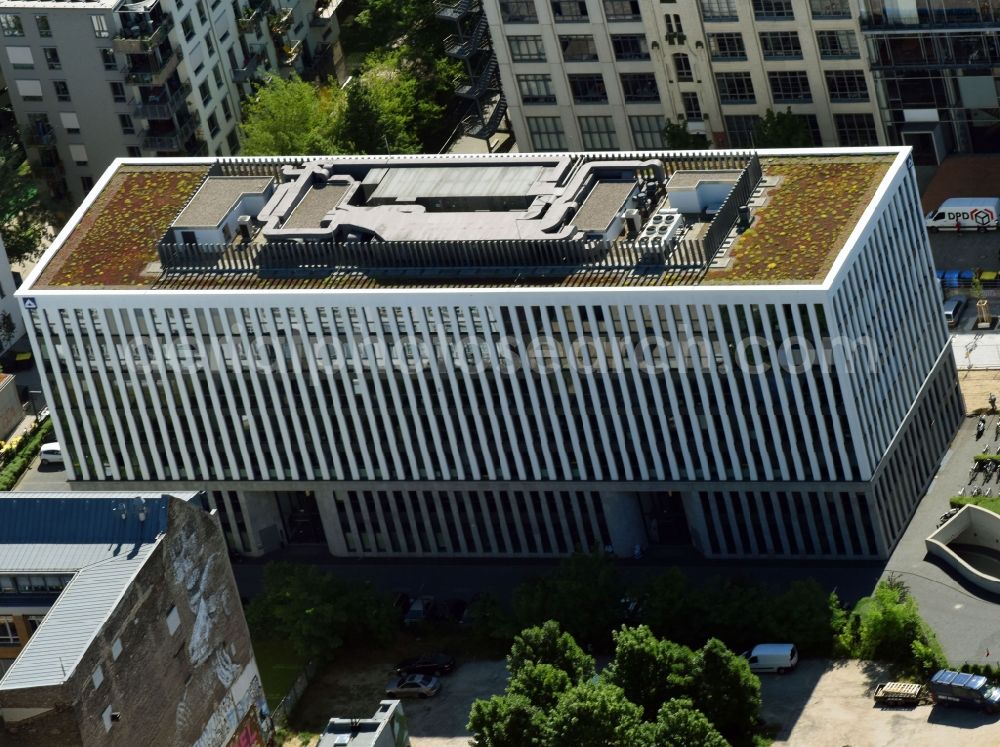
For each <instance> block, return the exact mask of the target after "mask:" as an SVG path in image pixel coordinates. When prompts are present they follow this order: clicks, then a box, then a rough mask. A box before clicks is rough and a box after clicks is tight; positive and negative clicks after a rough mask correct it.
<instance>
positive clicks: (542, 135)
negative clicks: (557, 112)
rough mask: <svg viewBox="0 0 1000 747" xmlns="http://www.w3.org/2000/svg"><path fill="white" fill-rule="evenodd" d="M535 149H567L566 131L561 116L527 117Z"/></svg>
mask: <svg viewBox="0 0 1000 747" xmlns="http://www.w3.org/2000/svg"><path fill="white" fill-rule="evenodd" d="M525 121H526V122H527V123H528V133H529V134H530V135H531V142H532V144H533V145H534V146H535V150H539V151H553V150H556V151H558V150H566V133H565V131H564V130H563V126H562V119H561V118H559V117H526V118H525Z"/></svg>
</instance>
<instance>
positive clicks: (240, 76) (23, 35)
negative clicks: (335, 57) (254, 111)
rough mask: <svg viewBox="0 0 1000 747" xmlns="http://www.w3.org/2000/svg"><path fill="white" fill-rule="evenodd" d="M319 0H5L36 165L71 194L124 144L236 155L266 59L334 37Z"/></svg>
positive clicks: (2, 38) (10, 48)
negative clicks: (247, 102)
mask: <svg viewBox="0 0 1000 747" xmlns="http://www.w3.org/2000/svg"><path fill="white" fill-rule="evenodd" d="M335 6H336V3H332V2H331V3H326V2H324V3H322V4H317V3H316V2H315V0H250V2H243V3H240V2H224V1H223V0H195V2H192V3H189V4H187V5H185V4H184V3H182V2H178V1H177V0H153V1H151V2H137V3H127V2H124V1H123V0H83V1H82V2H81V1H79V0H50V1H49V0H47V1H46V2H36V1H35V0H0V47H2V50H0V72H2V74H3V78H4V80H5V81H6V83H7V86H8V87H9V88H10V99H11V105H12V106H13V109H14V115H15V117H16V119H17V124H18V127H19V128H20V129H21V139H22V141H23V143H24V146H25V149H26V152H27V154H28V158H29V160H30V161H31V162H32V166H33V169H34V171H35V173H36V174H37V175H38V176H39V177H40V178H42V179H44V180H45V181H46V182H47V184H48V186H49V189H50V190H51V191H52V192H53V193H54V194H56V195H69V196H71V197H72V198H73V201H74V202H75V203H77V202H79V201H80V200H82V199H83V196H84V195H85V194H87V192H89V191H90V189H91V188H92V187H93V185H94V181H95V179H96V178H97V177H98V176H99V175H100V174H102V173H103V172H104V170H105V169H106V168H107V167H108V166H109V165H110V163H111V162H112V161H113V160H114V159H115V158H119V157H123V156H167V155H206V154H209V155H229V154H233V153H236V152H238V150H239V133H238V126H239V117H240V102H241V99H242V97H243V96H245V95H248V94H249V93H250V92H251V91H252V86H253V84H254V83H257V82H260V80H261V79H262V76H263V75H264V74H266V73H267V72H268V71H274V72H275V73H282V74H285V73H290V72H292V71H298V72H301V71H302V70H303V67H304V66H307V65H308V64H310V63H311V61H312V60H313V59H314V58H315V57H316V56H317V55H322V54H328V55H330V54H331V51H330V50H331V49H332V47H331V45H336V44H337V43H338V37H339V27H338V26H337V20H336V18H335V16H334V8H335Z"/></svg>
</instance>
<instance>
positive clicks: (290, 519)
mask: <svg viewBox="0 0 1000 747" xmlns="http://www.w3.org/2000/svg"><path fill="white" fill-rule="evenodd" d="M274 497H275V498H276V499H277V501H278V510H279V511H280V512H281V520H282V522H283V523H284V525H285V536H286V537H287V538H288V541H289V542H290V543H292V544H309V545H325V544H326V535H325V534H324V532H323V522H322V521H321V520H320V516H319V508H318V507H317V505H316V495H315V494H314V493H313V492H312V491H311V490H307V491H305V492H300V491H295V492H278V493H275V494H274Z"/></svg>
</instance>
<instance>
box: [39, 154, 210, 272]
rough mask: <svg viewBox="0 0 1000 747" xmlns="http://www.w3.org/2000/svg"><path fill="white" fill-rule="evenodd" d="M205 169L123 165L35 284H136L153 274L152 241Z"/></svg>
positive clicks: (159, 236)
mask: <svg viewBox="0 0 1000 747" xmlns="http://www.w3.org/2000/svg"><path fill="white" fill-rule="evenodd" d="M207 173H208V169H207V167H198V166H195V167H180V166H178V167H168V166H163V167H157V168H155V169H149V168H146V169H142V168H132V167H127V166H126V167H122V168H121V169H119V170H118V172H117V173H116V174H115V175H114V176H113V177H112V178H111V180H110V181H109V182H108V184H107V186H106V187H105V188H104V190H103V191H102V192H101V194H100V195H99V196H98V198H97V199H96V200H95V201H94V203H93V204H92V205H91V206H90V209H88V210H87V212H86V213H85V214H84V216H83V218H82V219H81V220H80V223H79V225H78V226H77V228H76V230H75V231H74V232H73V234H72V235H71V236H70V237H69V238H68V239H67V240H66V243H65V244H64V245H63V247H62V249H60V251H59V252H58V253H57V254H56V256H55V257H53V259H52V261H51V262H50V263H49V265H48V267H46V269H45V272H44V273H43V275H42V277H41V278H40V283H39V285H48V286H49V287H73V288H78V287H87V286H111V287H115V286H117V287H135V286H144V285H149V284H150V283H151V282H152V281H153V280H154V278H150V277H144V276H143V271H144V270H145V269H146V266H147V265H149V263H150V262H154V261H156V259H157V253H156V242H157V241H159V239H160V238H161V237H162V236H163V234H164V232H166V230H167V229H168V228H169V227H170V224H171V223H173V221H174V218H176V217H177V215H178V214H179V213H180V211H181V210H182V209H183V207H184V206H185V205H186V204H187V203H188V200H190V199H191V196H192V195H193V194H194V193H195V192H196V191H197V189H198V187H199V186H200V185H201V183H202V180H203V179H204V177H205V175H206V174H207Z"/></svg>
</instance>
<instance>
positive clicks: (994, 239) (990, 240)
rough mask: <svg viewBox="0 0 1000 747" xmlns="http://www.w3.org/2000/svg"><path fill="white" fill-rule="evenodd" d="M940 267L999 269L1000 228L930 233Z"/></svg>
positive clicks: (932, 247)
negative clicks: (982, 230)
mask: <svg viewBox="0 0 1000 747" xmlns="http://www.w3.org/2000/svg"><path fill="white" fill-rule="evenodd" d="M930 239H931V253H932V254H933V255H934V266H935V269H938V270H975V269H977V268H978V269H981V270H1000V254H998V252H1000V231H986V232H984V233H978V232H977V231H963V232H961V233H955V232H954V231H945V232H942V233H932V234H930Z"/></svg>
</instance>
